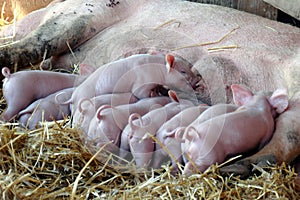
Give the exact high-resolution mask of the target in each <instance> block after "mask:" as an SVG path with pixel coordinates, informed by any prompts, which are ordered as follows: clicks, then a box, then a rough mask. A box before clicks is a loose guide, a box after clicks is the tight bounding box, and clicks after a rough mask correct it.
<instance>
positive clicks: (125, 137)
mask: <svg viewBox="0 0 300 200" xmlns="http://www.w3.org/2000/svg"><path fill="white" fill-rule="evenodd" d="M174 95H175V96H174ZM169 96H170V97H171V98H172V99H174V100H175V102H171V103H169V104H167V105H165V106H164V107H163V108H159V109H155V110H152V111H150V112H148V113H147V114H145V115H144V116H140V115H139V114H136V113H134V114H132V115H131V116H130V117H129V120H128V125H127V126H126V128H125V129H124V130H123V132H122V136H121V145H120V154H119V156H120V157H121V158H126V156H127V153H128V151H129V150H130V152H131V153H132V155H133V157H134V160H135V163H136V165H137V166H138V167H141V168H148V166H149V165H150V162H151V158H152V154H153V151H154V142H153V139H152V138H151V136H149V135H147V134H151V135H152V136H155V135H156V132H157V131H158V129H159V128H160V127H161V126H162V125H163V124H164V123H165V122H166V121H168V120H169V119H171V118H172V117H173V116H175V115H176V114H177V113H179V112H181V111H182V110H184V109H186V108H188V107H191V106H194V104H192V103H191V102H190V101H183V100H181V103H179V102H178V98H177V96H176V94H175V93H174V92H173V91H169Z"/></svg>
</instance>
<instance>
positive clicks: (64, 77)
mask: <svg viewBox="0 0 300 200" xmlns="http://www.w3.org/2000/svg"><path fill="white" fill-rule="evenodd" d="M2 74H3V76H4V77H5V79H4V80H3V96H4V98H5V100H6V103H7V109H6V111H5V112H4V113H3V114H2V118H3V119H4V120H5V121H9V120H11V119H12V118H13V117H14V116H15V115H16V114H18V113H19V112H20V111H21V110H22V109H24V108H26V107H27V106H28V105H29V104H30V103H32V102H33V101H35V100H37V99H40V98H43V97H46V96H48V95H50V94H53V93H55V92H57V91H59V90H62V89H65V88H71V87H74V84H75V80H77V79H76V78H78V76H77V75H74V74H66V73H58V72H51V71H38V70H31V71H19V72H16V73H14V74H11V73H10V70H9V69H8V68H7V67H4V68H2Z"/></svg>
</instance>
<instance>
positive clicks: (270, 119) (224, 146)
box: [176, 84, 288, 175]
mask: <svg viewBox="0 0 300 200" xmlns="http://www.w3.org/2000/svg"><path fill="white" fill-rule="evenodd" d="M231 89H232V92H233V98H234V102H235V104H236V105H239V106H241V107H239V108H238V109H237V110H236V111H234V112H231V113H227V114H223V115H219V116H217V117H214V118H212V119H209V120H206V121H204V122H203V123H200V124H198V125H195V126H188V127H187V128H186V130H185V132H184V134H183V135H180V134H176V137H177V138H178V139H182V141H183V142H184V144H183V145H182V151H183V152H184V153H185V155H186V156H187V157H188V159H189V161H188V162H187V163H186V165H185V168H184V174H185V175H189V174H191V173H192V171H193V164H195V165H196V166H197V169H198V170H199V171H200V172H203V171H205V170H206V169H207V168H208V167H209V166H210V165H212V164H214V163H222V162H223V161H224V160H225V158H226V157H228V156H232V155H235V154H239V153H243V152H247V151H249V150H252V149H255V148H260V147H262V146H263V145H264V144H265V143H266V142H267V141H268V140H269V139H270V138H271V136H272V134H273V131H274V117H275V115H276V112H277V113H282V112H283V111H284V110H285V109H286V108H287V107H288V96H287V91H286V90H285V89H278V90H276V91H275V92H273V94H272V96H271V97H268V96H267V95H265V94H263V93H258V94H256V95H254V94H253V93H252V92H251V91H250V90H249V89H248V88H246V87H244V86H241V85H236V84H233V85H232V86H231ZM274 109H275V110H276V112H274ZM192 162H193V163H192ZM194 170H195V169H194Z"/></svg>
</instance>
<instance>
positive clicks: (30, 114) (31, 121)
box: [18, 88, 74, 130]
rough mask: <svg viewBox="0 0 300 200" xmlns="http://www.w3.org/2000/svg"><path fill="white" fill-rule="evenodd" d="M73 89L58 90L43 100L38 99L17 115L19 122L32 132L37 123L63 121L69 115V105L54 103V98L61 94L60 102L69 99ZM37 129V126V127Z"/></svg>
mask: <svg viewBox="0 0 300 200" xmlns="http://www.w3.org/2000/svg"><path fill="white" fill-rule="evenodd" d="M73 90H74V88H68V89H64V90H60V91H58V92H56V93H53V94H50V95H49V96H47V97H45V98H41V99H38V100H36V101H34V102H33V103H31V104H30V105H29V106H28V107H27V108H25V109H24V110H22V111H20V112H19V113H18V118H19V122H20V123H21V124H23V126H25V127H27V128H28V129H30V130H32V129H34V128H36V126H37V125H38V123H39V122H42V121H52V120H53V119H55V120H61V119H64V117H66V116H68V115H70V114H71V110H70V105H69V104H66V105H61V104H59V103H58V102H57V101H56V96H57V95H58V94H62V93H63V97H62V98H61V100H62V101H66V100H67V99H69V98H70V97H71V95H72V93H73ZM38 127H39V126H38Z"/></svg>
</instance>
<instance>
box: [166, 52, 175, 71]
mask: <svg viewBox="0 0 300 200" xmlns="http://www.w3.org/2000/svg"><path fill="white" fill-rule="evenodd" d="M174 62H175V57H174V55H172V54H169V53H168V54H167V55H166V67H167V71H168V73H169V72H170V71H171V70H172V69H173V68H174Z"/></svg>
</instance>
